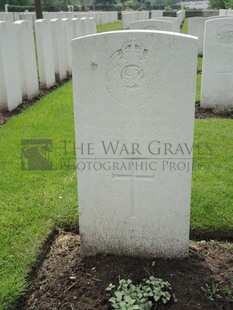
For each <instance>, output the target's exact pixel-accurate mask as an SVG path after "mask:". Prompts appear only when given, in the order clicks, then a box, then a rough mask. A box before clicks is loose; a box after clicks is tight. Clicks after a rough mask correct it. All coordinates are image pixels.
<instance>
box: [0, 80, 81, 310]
mask: <svg viewBox="0 0 233 310" xmlns="http://www.w3.org/2000/svg"><path fill="white" fill-rule="evenodd" d="M73 123H74V122H73V107H72V89H71V82H69V83H68V84H66V85H65V86H63V87H61V88H60V89H59V90H57V91H55V92H53V93H51V94H49V95H48V96H46V97H44V98H43V99H42V100H40V101H38V102H37V103H36V104H35V105H34V106H33V107H31V108H30V109H28V110H27V111H25V112H24V113H22V114H20V115H18V116H15V117H13V118H12V119H11V120H10V121H9V122H8V123H7V124H6V125H4V126H3V127H2V128H1V129H0V131H1V134H0V145H1V149H0V162H1V165H0V166H1V171H0V175H1V182H0V193H1V199H0V210H1V211H0V214H1V215H0V222H1V230H0V249H1V250H0V309H4V310H5V309H6V310H9V309H12V308H13V306H14V302H15V300H16V298H17V297H19V296H20V295H21V294H22V292H23V291H24V289H25V288H26V285H27V283H26V280H25V279H26V276H27V274H28V272H29V271H30V269H31V267H32V266H33V265H34V264H35V263H36V258H37V257H38V255H39V253H40V247H41V245H42V244H43V242H44V241H45V240H46V238H47V237H48V235H49V234H50V232H51V231H52V230H53V229H54V227H55V226H59V227H63V228H65V227H71V228H75V227H76V228H77V226H78V212H77V188H76V172H75V169H73V170H64V169H63V170H62V169H61V167H60V163H62V158H63V157H65V158H67V157H68V156H69V157H70V162H71V163H72V164H73V166H74V164H75V160H74V153H73V152H72V150H73V148H72V146H71V144H68V146H69V148H68V150H69V154H68V155H64V156H63V154H64V147H63V143H61V141H62V140H67V141H72V142H73V141H74V128H73ZM22 139H52V140H53V147H54V151H53V154H54V156H53V157H52V158H51V159H52V160H53V163H54V167H53V168H54V170H52V171H23V170H21V140H22Z"/></svg>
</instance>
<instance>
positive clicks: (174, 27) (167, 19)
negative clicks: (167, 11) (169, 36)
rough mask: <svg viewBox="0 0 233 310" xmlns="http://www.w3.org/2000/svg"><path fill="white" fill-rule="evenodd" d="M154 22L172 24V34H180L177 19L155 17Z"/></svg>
mask: <svg viewBox="0 0 233 310" xmlns="http://www.w3.org/2000/svg"><path fill="white" fill-rule="evenodd" d="M154 19H155V20H164V21H168V22H172V29H173V32H180V21H179V19H178V18H177V17H167V16H166V17H156V18H154Z"/></svg>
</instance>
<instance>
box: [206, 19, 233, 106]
mask: <svg viewBox="0 0 233 310" xmlns="http://www.w3.org/2000/svg"><path fill="white" fill-rule="evenodd" d="M232 90H233V18H218V19H212V20H208V21H206V24H205V41H204V54H203V66H202V85H201V107H203V108H216V109H219V110H222V109H226V108H231V109H232V107H233V91H232Z"/></svg>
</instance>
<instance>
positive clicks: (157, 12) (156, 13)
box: [151, 10, 163, 18]
mask: <svg viewBox="0 0 233 310" xmlns="http://www.w3.org/2000/svg"><path fill="white" fill-rule="evenodd" d="M162 16H163V11H162V10H152V11H151V18H155V17H162Z"/></svg>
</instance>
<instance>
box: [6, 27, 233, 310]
mask: <svg viewBox="0 0 233 310" xmlns="http://www.w3.org/2000/svg"><path fill="white" fill-rule="evenodd" d="M117 24H119V23H117ZM116 27H118V26H117V25H116ZM106 28H108V25H107V26H106ZM0 131H1V134H0V143H1V149H0V162H1V165H0V167H1V172H0V173H1V174H0V175H1V181H0V194H1V200H0V222H1V230H0V249H1V251H0V310H11V309H15V302H16V300H17V298H18V297H19V296H20V295H21V294H22V293H23V291H24V290H25V289H26V288H27V284H28V283H27V280H26V278H27V274H28V273H29V271H30V270H31V267H32V266H33V265H35V263H36V260H37V257H38V255H39V253H40V249H41V246H42V244H43V242H44V241H45V240H46V238H47V237H48V236H49V234H50V233H51V232H52V231H53V229H54V228H55V227H60V228H68V229H76V228H77V225H78V209H77V179H76V171H75V169H74V165H75V159H74V152H73V142H74V124H73V104H72V83H71V82H68V83H67V84H65V85H64V86H62V87H61V88H59V89H58V90H56V91H54V92H53V93H51V94H49V95H47V96H46V97H44V98H43V99H41V100H40V101H38V102H37V103H36V104H35V105H34V106H32V107H31V108H30V109H28V110H26V111H25V112H23V113H22V114H20V115H17V116H14V117H13V118H12V119H11V120H10V121H9V122H8V123H7V124H6V125H4V126H3V127H2V128H1V129H0ZM22 139H52V141H53V152H52V155H51V156H52V157H51V159H52V162H53V170H52V171H26V170H21V140H22ZM64 140H66V141H67V147H66V152H65V149H64V142H62V141H64ZM195 143H196V144H199V145H202V149H201V151H202V152H204V155H203V156H201V155H200V154H197V152H196V150H195V152H194V157H195V158H198V157H202V159H200V160H196V161H195V167H194V173H193V184H192V211H191V226H192V228H197V229H199V230H207V229H209V230H213V231H215V230H219V229H225V230H226V231H228V230H230V229H233V212H232V201H233V185H232V175H233V165H232V163H233V162H232V149H233V121H232V120H220V119H208V120H196V121H195ZM207 144H208V145H209V146H208V148H207V147H206V145H207ZM209 153H210V154H209ZM203 157H204V159H203ZM64 160H65V163H68V162H69V163H70V165H71V166H72V167H67V166H64V164H63V165H62V163H64ZM209 165H210V166H209ZM66 168H67V169H66Z"/></svg>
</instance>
